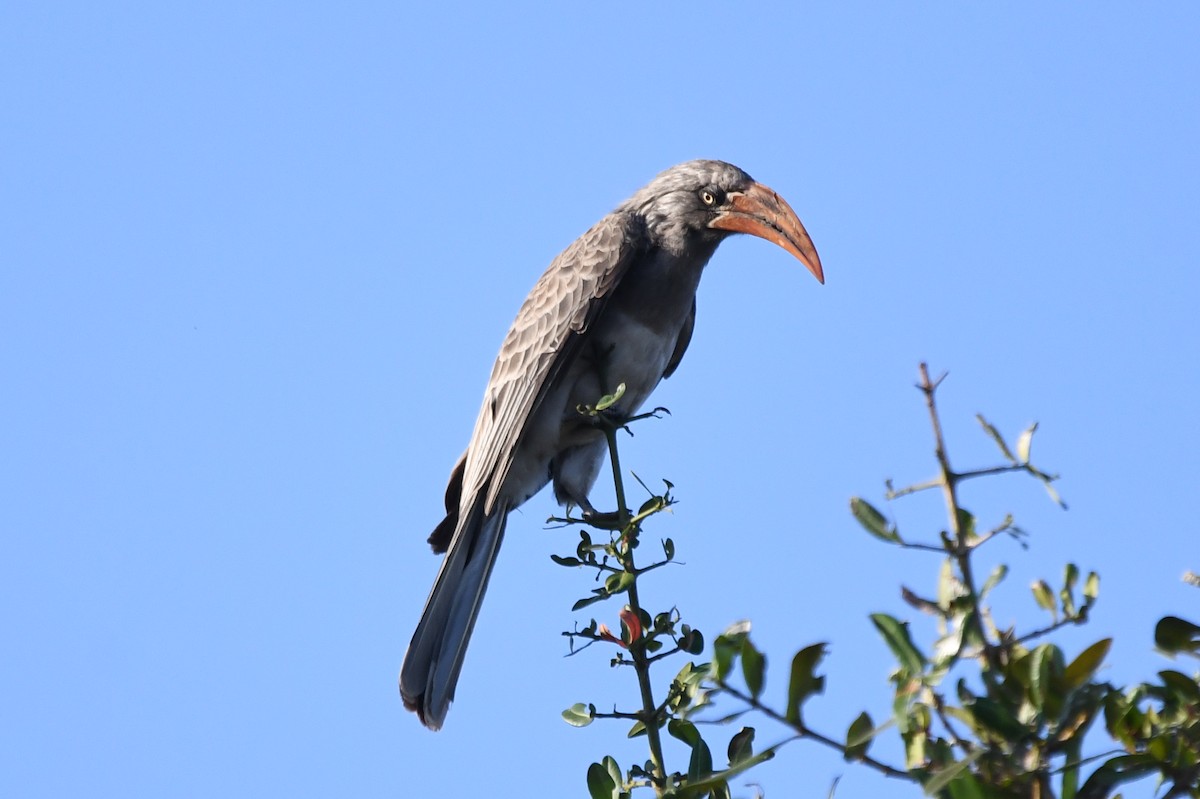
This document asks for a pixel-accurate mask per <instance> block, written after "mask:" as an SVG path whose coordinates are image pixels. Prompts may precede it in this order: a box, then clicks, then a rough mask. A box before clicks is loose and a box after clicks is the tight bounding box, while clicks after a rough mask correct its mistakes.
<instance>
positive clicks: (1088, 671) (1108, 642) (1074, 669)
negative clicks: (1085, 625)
mask: <svg viewBox="0 0 1200 799" xmlns="http://www.w3.org/2000/svg"><path fill="white" fill-rule="evenodd" d="M1111 648H1112V639H1111V638H1102V639H1100V640H1099V641H1097V642H1096V643H1094V644H1092V645H1091V646H1089V647H1088V648H1087V649H1085V650H1083V651H1082V652H1080V653H1079V655H1078V657H1076V658H1075V659H1074V660H1072V661H1071V665H1069V666H1067V668H1066V669H1065V670H1064V671H1063V682H1064V683H1065V684H1066V688H1067V690H1068V691H1074V690H1076V689H1077V688H1079V687H1080V686H1082V685H1083V684H1084V683H1086V682H1087V681H1088V680H1090V679H1091V678H1092V675H1093V674H1095V673H1096V670H1097V669H1098V668H1100V664H1101V663H1103V662H1104V658H1105V657H1106V656H1107V655H1108V650H1109V649H1111Z"/></svg>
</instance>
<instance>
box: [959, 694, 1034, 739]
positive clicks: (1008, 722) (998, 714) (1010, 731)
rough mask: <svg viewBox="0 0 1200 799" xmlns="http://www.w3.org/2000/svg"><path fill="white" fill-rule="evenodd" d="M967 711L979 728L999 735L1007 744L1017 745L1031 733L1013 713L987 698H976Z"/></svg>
mask: <svg viewBox="0 0 1200 799" xmlns="http://www.w3.org/2000/svg"><path fill="white" fill-rule="evenodd" d="M967 709H968V710H969V711H971V715H972V716H973V717H974V718H975V722H976V724H977V725H978V726H980V727H984V728H986V729H988V730H990V731H992V732H993V733H997V734H998V735H999V736H1000V739H1001V740H1003V741H1005V742H1006V743H1017V742H1019V741H1021V740H1023V739H1024V738H1025V735H1026V734H1027V733H1028V732H1029V730H1028V729H1026V727H1025V725H1024V724H1022V723H1021V722H1019V721H1017V718H1016V716H1014V715H1013V714H1012V711H1010V710H1009V709H1008V708H1007V707H1005V706H1004V705H1002V704H1000V703H999V702H997V701H995V700H994V699H989V698H987V697H986V696H981V697H978V698H976V699H975V701H974V702H972V703H971V705H970V707H968V708H967Z"/></svg>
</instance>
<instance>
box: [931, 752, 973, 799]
mask: <svg viewBox="0 0 1200 799" xmlns="http://www.w3.org/2000/svg"><path fill="white" fill-rule="evenodd" d="M984 751H985V750H984V749H976V750H975V751H974V752H972V753H971V754H969V755H967V756H966V757H965V758H963V759H962V760H958V761H955V762H954V763H951V764H950V765H948V766H945V767H943V768H942V769H941V770H940V771H938V772H936V773H935V774H934V775H933V776H932V777H930V778H929V779H928V780H927V781H926V782H925V784H924V785H922V786H921V787H922V788H923V789H924V791H925V795H926V796H938V795H939V794H940V793H941V792H942V791H943V790H945V789H947V788H949V789H950V796H952V797H954V799H958V797H979V798H980V799H983V797H984V796H986V794H984V793H983V791H982V789H981V788H980V787H979V783H978V782H976V780H975V775H974V774H972V773H971V772H970V771H968V769H970V768H971V764H972V763H974V762H975V761H976V760H978V759H979V756H980V755H982V754H983V753H984ZM955 786H957V787H955Z"/></svg>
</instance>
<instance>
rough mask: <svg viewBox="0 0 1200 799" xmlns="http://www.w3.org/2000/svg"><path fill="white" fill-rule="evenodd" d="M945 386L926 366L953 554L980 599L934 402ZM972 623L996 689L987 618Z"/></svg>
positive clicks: (986, 674)
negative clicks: (952, 542)
mask: <svg viewBox="0 0 1200 799" xmlns="http://www.w3.org/2000/svg"><path fill="white" fill-rule="evenodd" d="M941 382H942V378H940V377H939V378H938V379H937V380H936V381H932V380H930V379H929V367H928V366H927V365H926V364H925V363H924V362H922V363H921V384H920V386H918V388H920V389H921V393H923V394H924V395H925V405H926V407H928V408H929V418H930V422H931V423H932V425H933V438H934V455H935V457H937V461H938V466H940V467H941V470H942V474H941V480H940V482H941V485H942V493H943V495H944V496H945V500H946V510H947V511H949V514H950V534H951V537H952V538H953V540H954V547H953V550H952V551H951V553H950V554H951V556H952V557H953V558H954V560H955V562H956V563H957V564H958V570H959V573H960V574H961V575H962V581H963V587H964V588H965V589H966V590H967V593H968V594H969V595H970V596H971V597H974V598H978V596H979V592H978V590H976V588H975V574H974V571H973V570H972V569H971V550H972V546H971V543H970V542H969V541H967V531H966V530H964V529H963V527H962V524H960V523H959V510H960V508H959V506H958V482H959V480H961V479H963V477H962V475H959V474H956V473H955V472H954V469H952V468H951V467H950V457H949V455H947V454H946V443H945V439H944V438H943V437H942V422H941V420H940V419H939V418H938V412H937V401H936V400H935V398H934V393H935V392H936V391H937V387H938V384H940V383H941ZM969 620H970V624H971V627H972V629H973V631H974V632H975V635H976V636H978V638H979V642H980V646H981V647H982V648H983V657H984V659H985V660H987V663H988V666H989V667H990V668H986V669H983V670H982V672H983V679H984V681H985V682H986V683H988V686H989V687H990V688H996V687H997V686H996V674H997V673H998V671H999V668H1000V663H999V660H998V658H997V656H996V650H995V648H994V647H993V646H992V643H991V641H990V640H989V639H988V636H987V631H986V630H984V627H983V616H982V614H981V613H980V612H979V608H978V607H976V608H975V611H974V612H973V613H971V614H970V616H969Z"/></svg>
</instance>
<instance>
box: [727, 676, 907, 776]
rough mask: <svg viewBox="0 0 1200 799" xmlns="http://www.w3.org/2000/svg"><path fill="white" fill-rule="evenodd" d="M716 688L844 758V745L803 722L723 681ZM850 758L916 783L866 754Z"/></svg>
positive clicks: (896, 769)
mask: <svg viewBox="0 0 1200 799" xmlns="http://www.w3.org/2000/svg"><path fill="white" fill-rule="evenodd" d="M717 686H718V687H719V688H720V689H721V690H722V691H723V692H725V693H727V694H729V695H730V696H732V697H733V698H734V699H737V700H739V701H742V702H745V703H746V704H747V705H749V706H750V707H752V708H754V709H755V710H757V711H758V712H760V713H762V714H763V715H764V716H767V717H768V718H771V719H774V720H775V721H777V722H779V723H780V724H783V725H785V726H787V727H790V728H792V729H793V730H795V731H796V733H797V734H798V736H799V737H802V738H811V739H813V740H814V741H816V742H817V743H820V744H824V745H825V746H827V747H829V748H830V749H834V750H836V751H838V752H840V753H841V754H842V756H843V757H845V755H846V751H847V750H846V747H845V746H844V745H842V744H840V743H838V742H837V741H835V740H833V739H832V738H828V737H826V736H824V735H822V734H821V733H819V732H816V731H815V730H811V729H809V728H808V727H806V726H805V725H804V723H803V722H791V721H788V720H787V718H786V717H785V716H783V715H782V714H780V713H779V712H777V711H776V710H774V709H772V708H770V707H768V706H766V705H764V704H763V703H761V702H759V701H758V700H757V699H755V698H754V697H752V696H748V695H747V694H744V693H742V692H741V691H739V690H738V689H737V688H734V687H733V686H732V685H729V684H728V683H726V682H723V681H721V682H718V683H717ZM852 757H853V758H855V759H857V760H859V761H861V762H862V763H863V764H864V765H867V766H870V767H871V768H873V769H875V770H876V771H878V772H879V773H880V774H884V775H886V776H888V777H897V778H899V779H903V780H908V781H909V782H916V781H917V778H916V777H914V776H913V775H912V774H910V773H909V772H907V771H903V770H901V769H898V768H896V767H894V766H889V765H888V764H887V763H883V762H880V761H878V760H876V759H875V758H873V757H871V756H870V755H867V754H866V753H863V754H861V755H859V754H855V755H852Z"/></svg>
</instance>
